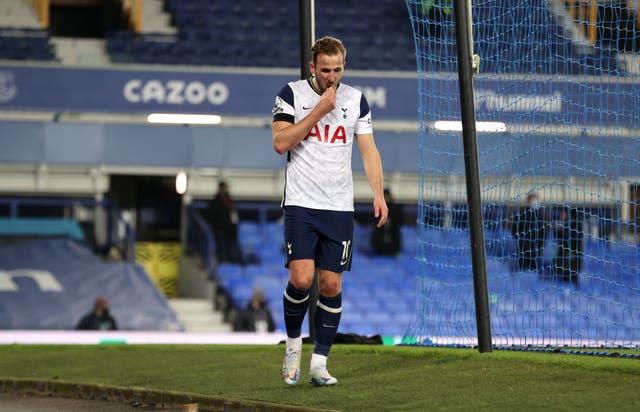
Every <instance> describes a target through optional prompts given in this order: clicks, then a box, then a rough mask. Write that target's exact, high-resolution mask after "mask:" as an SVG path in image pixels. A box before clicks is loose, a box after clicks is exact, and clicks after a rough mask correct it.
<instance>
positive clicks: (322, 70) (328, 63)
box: [309, 53, 344, 93]
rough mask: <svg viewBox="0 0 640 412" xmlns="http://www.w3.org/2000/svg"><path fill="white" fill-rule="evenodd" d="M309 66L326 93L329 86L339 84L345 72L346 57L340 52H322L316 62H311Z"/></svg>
mask: <svg viewBox="0 0 640 412" xmlns="http://www.w3.org/2000/svg"><path fill="white" fill-rule="evenodd" d="M309 66H310V69H311V73H312V74H313V75H314V76H315V78H316V83H317V85H318V88H319V89H320V92H321V93H324V91H325V90H326V89H327V87H330V86H337V85H338V83H339V82H340V79H342V74H343V73H344V59H343V57H342V54H339V53H338V54H332V55H328V54H320V55H318V58H317V61H316V64H315V65H314V64H313V62H311V63H310V65H309Z"/></svg>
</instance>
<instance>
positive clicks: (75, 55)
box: [51, 37, 111, 67]
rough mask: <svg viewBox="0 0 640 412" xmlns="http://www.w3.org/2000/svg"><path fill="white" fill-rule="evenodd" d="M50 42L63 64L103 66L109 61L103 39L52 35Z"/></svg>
mask: <svg viewBox="0 0 640 412" xmlns="http://www.w3.org/2000/svg"><path fill="white" fill-rule="evenodd" d="M51 42H52V43H53V44H54V45H55V49H56V57H57V58H58V59H59V60H60V62H61V63H62V64H63V65H72V66H100V67H104V66H107V65H109V64H110V63H111V61H110V59H109V56H108V54H107V50H106V45H105V44H106V41H105V40H103V39H85V38H71V37H52V38H51Z"/></svg>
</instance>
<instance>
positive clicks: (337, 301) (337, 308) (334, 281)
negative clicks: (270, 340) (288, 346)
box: [309, 269, 342, 386]
mask: <svg viewBox="0 0 640 412" xmlns="http://www.w3.org/2000/svg"><path fill="white" fill-rule="evenodd" d="M341 314H342V274H341V273H336V272H332V271H329V270H324V269H322V270H320V286H319V296H318V303H317V307H316V313H315V323H314V325H315V332H316V335H315V340H314V344H313V354H312V355H311V365H310V368H309V370H310V377H311V382H312V383H313V384H315V385H318V386H326V385H335V384H336V383H338V380H337V379H336V378H334V377H333V376H331V375H330V374H329V372H328V371H327V358H328V356H329V351H330V350H331V346H332V345H333V341H334V340H335V337H336V334H337V333H338V327H339V326H340V316H341Z"/></svg>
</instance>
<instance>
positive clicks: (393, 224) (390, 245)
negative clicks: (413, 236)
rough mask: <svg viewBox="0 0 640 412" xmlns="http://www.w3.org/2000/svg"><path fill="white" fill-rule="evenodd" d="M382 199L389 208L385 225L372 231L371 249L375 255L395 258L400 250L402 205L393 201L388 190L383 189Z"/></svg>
mask: <svg viewBox="0 0 640 412" xmlns="http://www.w3.org/2000/svg"><path fill="white" fill-rule="evenodd" d="M384 199H385V201H386V202H387V207H388V208H389V215H388V217H387V223H385V225H384V226H382V227H375V228H374V229H373V233H372V236H371V247H372V249H373V253H374V254H375V255H378V256H395V255H397V254H398V253H400V251H401V250H402V237H401V236H400V228H401V227H402V224H403V223H404V222H403V215H402V205H399V204H397V203H396V202H395V201H394V199H393V196H392V195H391V191H390V190H389V189H384Z"/></svg>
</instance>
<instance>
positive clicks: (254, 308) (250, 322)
mask: <svg viewBox="0 0 640 412" xmlns="http://www.w3.org/2000/svg"><path fill="white" fill-rule="evenodd" d="M275 330H276V324H275V322H274V321H273V314H272V313H271V309H270V308H269V305H268V303H267V299H266V298H265V296H264V292H263V291H262V289H260V288H254V289H253V295H252V296H251V300H250V301H249V303H248V304H247V306H246V307H245V308H244V309H242V310H241V311H239V312H238V314H237V315H236V318H235V321H234V323H233V331H234V332H258V333H265V332H273V331H275Z"/></svg>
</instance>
